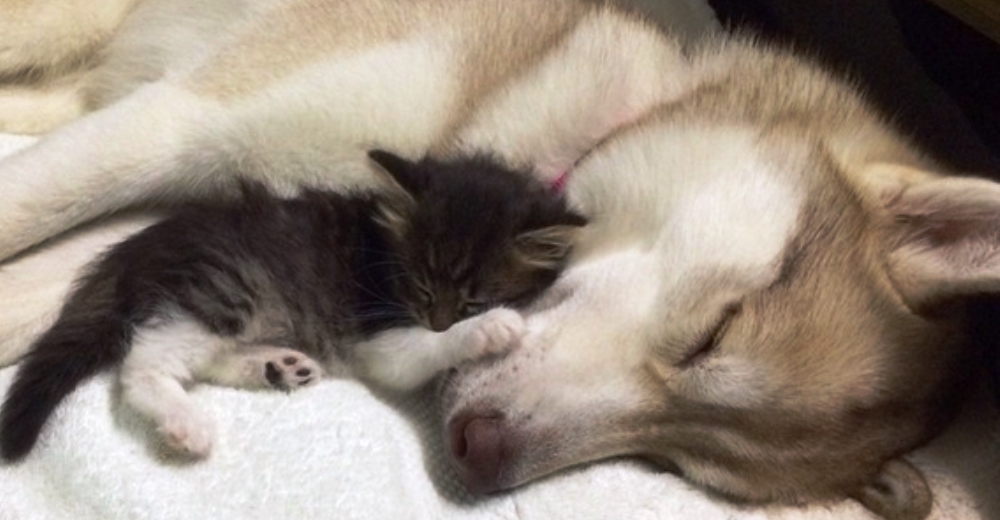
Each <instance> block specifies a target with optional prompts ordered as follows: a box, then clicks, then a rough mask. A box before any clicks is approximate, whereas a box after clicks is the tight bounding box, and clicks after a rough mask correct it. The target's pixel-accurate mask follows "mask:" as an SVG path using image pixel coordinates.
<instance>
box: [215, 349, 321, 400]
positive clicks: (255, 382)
mask: <svg viewBox="0 0 1000 520" xmlns="http://www.w3.org/2000/svg"><path fill="white" fill-rule="evenodd" d="M198 377H199V379H202V380H204V381H207V382H210V383H213V384H216V385H221V386H231V387H234V388H249V389H252V390H258V389H277V390H281V391H284V392H290V391H292V390H295V389H298V388H302V387H304V386H309V385H311V384H313V383H316V382H317V381H319V380H320V379H321V378H322V377H323V367H322V366H321V365H320V364H319V363H318V362H317V361H316V360H314V359H312V358H311V357H309V356H307V355H305V354H303V353H301V352H299V351H297V350H292V349H290V348H284V347H272V346H263V345H258V346H252V347H239V348H238V349H237V350H235V351H232V352H229V351H226V352H224V353H222V354H221V355H220V356H218V357H217V358H216V359H215V360H214V361H213V362H212V363H211V365H209V366H208V368H207V369H206V370H205V371H204V372H203V373H201V374H199V376H198Z"/></svg>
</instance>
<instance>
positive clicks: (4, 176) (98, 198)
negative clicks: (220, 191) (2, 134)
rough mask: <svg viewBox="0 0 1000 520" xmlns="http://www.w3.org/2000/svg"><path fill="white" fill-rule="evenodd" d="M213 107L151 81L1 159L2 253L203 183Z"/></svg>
mask: <svg viewBox="0 0 1000 520" xmlns="http://www.w3.org/2000/svg"><path fill="white" fill-rule="evenodd" d="M220 110H222V108H221V106H220V105H218V104H216V103H212V102H208V101H205V100H203V99H201V98H198V97H197V96H195V95H193V94H191V93H189V92H187V91H185V90H183V89H181V88H178V87H175V86H172V85H169V84H166V83H162V82H161V83H157V84H152V85H148V86H146V87H143V88H140V89H139V90H138V91H136V92H135V93H134V94H132V95H131V96H129V97H127V98H125V99H123V100H122V101H121V102H119V103H116V104H114V105H111V106H109V107H108V108H105V109H103V110H100V111H98V112H95V113H93V114H91V115H89V116H87V117H85V118H83V119H80V120H78V121H76V122H73V123H71V124H69V125H67V126H65V127H62V128H60V129H58V130H56V131H55V132H53V133H51V134H49V135H47V136H46V137H44V138H43V139H41V140H40V141H39V142H37V143H36V144H35V145H33V146H30V147H28V148H26V149H24V150H22V151H20V152H19V153H17V154H15V155H13V156H11V157H9V158H7V159H6V160H4V161H3V162H0V201H2V204H0V259H2V258H7V257H10V256H11V255H13V254H15V253H17V252H19V251H21V250H23V249H25V248H27V247H29V246H31V245H33V244H36V243H38V242H41V241H42V240H45V239H47V238H50V237H53V236H55V235H57V234H59V233H61V232H63V231H66V230H68V229H70V228H71V227H73V226H75V225H76V224H79V223H82V222H86V221H88V220H91V219H93V218H95V217H99V216H102V215H106V214H109V213H113V212H115V211H117V210H120V209H122V208H126V207H129V206H133V205H136V204H140V203H144V202H149V201H163V200H165V199H171V198H174V197H185V198H187V197H189V196H190V195H191V194H192V193H196V192H197V193H201V192H205V191H211V190H210V188H214V187H216V186H217V185H218V181H217V180H216V179H215V176H213V175H212V174H213V173H215V172H217V171H218V170H220V169H221V168H222V167H223V164H222V162H221V155H220V154H218V153H215V152H214V151H213V147H212V145H211V143H212V138H213V137H214V136H216V135H217V132H216V131H217V130H218V127H219V124H220V121H223V120H224V118H220V117H218V116H219V112H220Z"/></svg>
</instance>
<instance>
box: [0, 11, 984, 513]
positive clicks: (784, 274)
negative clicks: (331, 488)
mask: <svg viewBox="0 0 1000 520" xmlns="http://www.w3.org/2000/svg"><path fill="white" fill-rule="evenodd" d="M36 1H38V2H42V0H36ZM42 3H44V2H42ZM111 3H113V2H111ZM116 5H118V6H119V7H121V6H126V3H119V4H116ZM203 5H204V4H203V3H201V2H195V1H194V0H174V1H173V2H168V1H165V0H142V1H140V2H139V3H138V4H137V5H136V6H135V7H134V9H133V10H132V11H131V13H132V14H131V15H130V17H129V18H128V19H126V20H125V21H124V22H122V25H121V26H120V27H119V28H118V33H117V35H116V36H115V37H114V38H112V39H111V40H110V42H109V43H107V44H106V45H105V46H104V47H102V50H101V51H100V52H98V53H96V54H92V55H91V56H92V57H91V58H90V59H84V60H83V61H82V62H84V63H89V64H92V65H93V67H90V66H88V67H85V68H86V69H87V72H86V73H85V75H84V79H81V80H80V81H78V82H75V83H72V84H73V85H74V87H73V88H72V89H70V92H71V96H70V97H71V98H72V99H74V100H75V101H74V103H71V105H72V106H73V107H77V108H76V109H79V107H85V108H86V109H88V110H95V112H94V113H93V114H92V115H90V116H87V117H84V118H82V119H81V120H80V121H78V122H76V123H71V124H69V125H67V126H65V127H63V128H60V129H59V130H57V131H55V132H53V133H52V134H51V135H50V136H48V137H47V138H45V139H43V140H42V141H41V142H40V143H39V144H38V145H36V146H35V147H33V148H31V149H28V150H26V151H25V152H24V153H22V154H20V155H18V156H16V157H13V158H11V159H9V160H7V161H5V162H3V163H0V188H2V193H4V197H6V198H7V200H6V201H5V202H6V204H4V205H3V207H2V208H0V255H2V256H10V255H13V254H14V253H17V252H18V251H21V250H23V249H25V248H26V247H29V246H31V245H32V244H36V243H38V242H39V241H42V240H45V239H49V238H51V237H53V236H55V235H58V234H59V233H62V232H64V231H66V230H67V229H69V228H71V227H72V226H75V225H77V224H79V223H81V222H85V221H88V220H90V219H93V218H95V217H97V216H99V215H102V214H105V213H108V212H114V211H118V210H121V209H123V208H125V207H129V206H133V205H142V204H144V203H146V202H149V201H151V200H162V199H164V198H169V199H183V200H187V199H194V198H201V197H214V196H223V195H224V194H225V193H226V192H227V190H229V189H231V188H232V186H233V183H234V182H235V176H234V175H233V173H237V172H238V173H240V174H242V175H248V176H251V177H254V178H257V179H260V180H262V181H263V182H267V183H269V184H270V185H272V186H274V187H276V188H279V189H290V188H291V187H293V186H296V185H299V184H301V183H310V184H315V185H320V186H326V187H330V188H335V189H342V188H344V187H351V186H357V185H364V186H370V185H373V184H374V181H373V176H372V175H371V173H370V170H369V166H368V164H367V163H366V162H365V161H364V157H363V151H364V149H366V148H367V147H371V146H380V147H385V148H389V149H394V150H397V151H398V152H399V153H403V154H407V155H414V156H415V155H420V154H423V153H427V152H433V153H435V154H439V155H447V154H451V153H457V152H467V151H475V150H489V151H491V152H493V153H494V154H496V155H497V156H498V157H500V158H502V159H505V160H507V161H509V162H511V163H514V164H518V165H528V166H531V167H533V168H534V169H535V170H536V171H537V172H538V175H540V176H543V177H550V178H551V177H555V176H556V175H558V174H560V173H561V172H563V171H565V170H567V169H570V168H572V175H571V177H570V179H571V180H570V184H569V187H568V195H569V196H570V198H571V199H572V200H573V201H574V203H575V204H576V205H577V206H579V208H580V209H581V210H583V211H584V212H585V213H586V214H587V215H588V217H589V218H590V222H591V223H590V225H588V227H587V228H586V230H585V231H584V232H583V233H582V235H581V237H580V240H579V241H578V244H577V246H576V249H575V251H576V253H575V256H574V259H573V261H572V263H571V265H570V267H569V268H568V270H567V272H566V274H565V276H564V277H563V279H562V280H561V281H560V282H559V283H557V285H556V286H555V287H554V288H553V289H552V290H551V291H550V293H549V294H548V295H547V296H546V297H543V298H542V300H541V301H540V302H539V303H538V304H537V305H536V306H535V307H534V308H533V309H531V310H529V312H528V313H527V316H526V319H527V327H528V332H527V334H526V335H525V336H524V337H523V338H522V347H521V348H520V349H518V350H516V351H514V352H511V353H510V354H508V355H507V356H505V357H504V358H503V359H500V360H495V361H492V362H488V363H476V364H466V365H463V366H461V367H458V369H457V370H456V371H455V372H454V373H453V374H452V375H451V376H450V377H449V378H448V380H447V383H446V384H445V385H444V390H443V398H444V409H445V429H446V435H447V437H448V439H449V444H450V446H451V451H452V456H453V458H454V459H455V465H456V467H457V468H458V470H459V473H460V474H461V475H462V476H463V478H465V480H466V482H467V483H468V484H469V486H470V487H472V488H475V489H479V490H481V491H492V490H497V489H503V488H508V487H512V486H516V485H520V484H523V483H525V482H528V481H530V480H532V479H535V478H538V477H540V476H542V475H545V474H548V473H551V472H553V471H557V470H559V469H561V468H565V467H568V466H572V465H576V464H580V463H584V462H588V461H592V460H597V459H602V458H606V457H612V456H619V455H637V456H642V457H646V458H648V459H650V460H652V461H654V462H657V463H660V464H662V465H664V466H666V467H670V468H674V469H677V470H678V471H680V472H681V473H683V474H684V475H686V476H687V477H688V478H689V479H690V480H692V481H694V482H696V483H698V484H700V485H703V486H705V487H707V488H709V489H712V490H714V491H716V492H719V493H721V494H724V495H727V496H730V497H733V498H735V499H739V500H748V501H780V502H788V503H800V502H804V501H811V500H831V499H836V498H842V497H854V498H856V499H857V500H859V501H861V502H862V503H863V504H865V505H866V506H867V507H869V508H870V509H871V510H873V511H875V512H876V513H878V514H880V515H882V516H883V517H885V518H893V519H895V518H899V519H920V518H923V517H925V516H926V515H927V514H928V512H929V510H930V507H931V497H930V494H929V491H928V489H927V486H926V484H925V483H924V481H923V478H922V477H921V475H920V474H919V472H918V471H917V470H916V469H914V468H913V467H912V466H910V465H909V464H908V463H907V462H905V460H904V459H903V458H901V457H902V456H903V455H905V454H906V453H907V452H908V451H910V450H912V449H914V448H916V447H917V446H919V445H921V444H922V443H924V442H926V441H927V440H928V439H930V438H931V437H932V436H933V435H935V434H936V433H937V432H938V431H940V429H941V428H942V427H943V426H944V425H945V424H947V421H948V419H949V417H950V414H951V413H952V411H953V409H954V404H955V401H956V400H957V399H958V398H959V397H960V395H961V385H959V384H957V383H956V374H957V371H958V367H959V366H960V363H961V362H962V360H963V359H964V356H965V355H966V354H967V351H966V341H967V338H966V337H965V336H964V332H963V331H964V329H963V324H964V321H963V320H964V317H963V315H962V307H961V305H955V304H954V302H955V300H957V299H960V298H962V297H963V296H966V295H969V294H976V293H981V292H995V291H996V290H998V289H1000V260H998V258H1000V255H998V254H997V252H998V251H1000V239H998V237H997V236H996V233H995V232H994V231H992V230H993V229H995V224H996V222H997V221H998V220H1000V187H998V186H997V185H996V184H993V183H990V182H987V181H983V180H977V179H971V178H958V177H956V178H951V177H945V176H943V175H942V173H943V172H941V168H939V167H938V166H937V165H936V164H934V163H932V162H931V161H929V160H928V159H926V158H925V157H924V156H923V155H922V154H921V153H920V152H919V151H918V150H916V149H915V148H914V147H913V146H912V145H911V144H910V143H909V142H907V140H906V139H905V138H903V137H902V136H900V134H899V133H898V132H897V131H896V130H894V129H893V128H892V127H891V126H890V125H888V124H886V123H885V122H884V121H883V120H882V119H881V118H880V117H879V116H878V115H876V113H875V112H874V111H873V110H872V109H871V108H870V107H868V106H867V105H866V104H865V103H864V102H863V101H862V100H861V98H860V97H859V96H858V95H857V93H856V92H855V89H854V88H853V87H852V86H851V85H849V84H847V83H844V82H842V81H840V80H838V79H836V78H833V77H831V76H830V75H829V74H827V73H826V72H824V71H823V70H821V69H820V68H819V67H816V66H815V65H812V64H810V63H809V62H808V61H805V60H802V59H801V58H799V57H796V56H795V55H793V54H791V53H788V52H785V51H780V50H775V49H770V48H765V47H762V46H760V45H757V44H755V43H754V42H752V41H749V40H746V39H739V38H736V39H726V38H719V37H709V38H706V41H705V42H703V43H701V44H700V45H698V46H694V47H682V46H681V45H680V44H679V43H677V42H675V41H674V40H672V39H671V38H670V37H669V36H667V35H664V34H662V33H660V32H659V31H658V30H656V29H655V28H654V27H653V26H651V25H648V24H646V23H644V22H642V21H641V20H639V19H637V18H635V17H634V16H631V15H626V14H622V13H619V12H618V11H616V10H615V9H613V8H610V7H607V6H594V5H590V4H585V3H579V2H576V1H574V0H564V1H558V2H556V1H550V0H516V1H515V2H513V3H511V2H503V3H501V2H497V1H490V0H469V1H465V2H445V1H443V0H414V1H413V2H409V3H405V4H404V3H400V2H395V1H367V0H357V1H336V2H335V1H328V0H269V1H266V2H260V3H259V4H253V5H250V4H243V3H241V0H223V1H220V2H218V3H213V4H212V6H211V7H203ZM98 25H100V24H98ZM95 27H96V26H95ZM101 27H103V26H101ZM92 30H93V31H97V30H98V28H93V29H92ZM88 49H89V48H88ZM67 52H69V51H67ZM73 52H77V51H73ZM51 56H53V58H52V59H40V58H39V59H37V60H36V62H37V66H38V67H42V68H45V67H47V66H49V65H48V64H51V63H56V62H59V59H56V57H55V56H56V55H55V54H52V55H51ZM98 56H99V59H98ZM91 60H93V61H91ZM53 71H54V72H53V74H55V75H58V72H59V69H58V68H54V69H53ZM2 102H3V98H2V92H0V103H2ZM76 109H74V110H76ZM67 114H68V115H66V116H65V117H64V118H68V117H73V115H74V113H73V111H72V110H70V111H69V112H68V113H67ZM19 116H26V117H27V120H19V119H20V117H19ZM56 120H59V118H52V117H49V118H48V119H45V118H42V119H40V120H35V121H32V120H31V117H30V114H23V113H22V114H15V115H13V116H4V115H3V114H0V125H3V126H2V127H0V128H6V129H12V128H41V127H43V126H44V125H45V123H46V122H47V121H49V122H51V121H56ZM101 146H104V147H105V148H102V147H101ZM87 240H88V238H87V234H86V233H84V234H83V235H82V238H81V237H80V236H77V237H75V238H71V239H70V242H69V243H70V244H76V243H78V241H84V242H86V241H87ZM101 240H102V241H105V242H106V240H107V238H106V237H103V238H102V239H101ZM97 242H101V241H97V240H95V241H94V244H95V245H93V246H92V250H95V251H96V249H97V247H98V246H97V245H96V244H97ZM101 243H103V242H101ZM64 247H69V246H66V245H64V244H60V243H59V242H56V243H54V244H52V245H49V246H47V247H43V248H41V249H38V250H36V251H34V252H33V253H31V254H27V255H22V256H21V257H19V258H18V259H17V260H15V261H14V262H13V263H11V264H8V269H9V272H14V273H18V276H19V278H18V279H16V280H14V281H13V282H10V281H5V280H4V279H3V278H2V276H0V291H6V290H7V289H6V288H14V287H16V288H18V289H17V290H19V291H23V290H24V288H25V287H29V288H32V287H37V289H33V290H37V291H39V292H42V290H43V289H45V290H46V291H48V292H46V293H45V294H52V295H58V294H61V293H60V292H59V291H58V290H52V286H53V284H55V285H59V284H63V285H64V284H65V283H66V280H61V281H55V282H53V281H51V280H49V279H47V278H45V277H44V276H43V273H41V271H39V269H40V268H39V269H33V268H32V266H41V265H44V263H45V261H46V260H48V259H51V258H52V257H53V256H54V255H58V254H60V251H63V250H64V249H62V248H64ZM84 249H85V248H84ZM74 251H75V253H74V254H76V255H83V254H85V253H81V252H80V249H79V248H77V249H74ZM32 276H34V278H32ZM60 287H61V286H60ZM10 290H13V289H10ZM3 301H11V300H9V299H3ZM56 304H57V298H56V297H49V298H48V299H46V298H40V299H39V301H38V302H37V303H34V304H32V305H31V306H26V308H23V309H12V312H11V313H10V315H9V316H7V317H5V318H3V319H6V320H8V322H6V323H11V324H13V325H10V327H11V328H13V327H14V326H16V327H17V328H18V329H17V330H22V331H25V332H24V333H23V334H19V335H14V337H13V339H11V338H10V337H8V338H7V339H6V343H5V344H4V348H5V350H6V352H5V356H2V358H5V359H10V358H13V357H15V356H16V355H17V354H18V353H19V352H20V350H19V349H23V348H24V347H23V346H24V345H25V344H27V342H28V341H27V340H29V339H30V337H29V336H30V334H31V333H33V332H32V331H37V330H38V328H39V327H38V326H37V323H42V322H44V321H45V319H46V318H45V317H46V316H50V314H51V309H52V307H53V306H54V305H56ZM3 323H5V322H0V326H3ZM376 362H377V361H376Z"/></svg>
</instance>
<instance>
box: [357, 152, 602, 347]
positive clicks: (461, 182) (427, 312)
mask: <svg viewBox="0 0 1000 520" xmlns="http://www.w3.org/2000/svg"><path fill="white" fill-rule="evenodd" d="M368 155H369V156H370V157H371V158H372V160H374V161H375V162H376V163H377V164H378V165H379V166H381V168H382V169H383V170H384V171H385V172H386V173H387V174H388V176H389V177H390V178H391V179H392V180H393V183H394V184H396V185H397V186H398V188H399V189H398V190H391V191H395V193H390V194H388V195H386V196H383V197H380V198H379V200H378V203H377V204H378V206H377V207H378V215H377V218H376V221H377V222H378V223H379V225H380V226H381V227H382V228H383V229H384V230H385V235H386V237H387V239H388V240H389V241H390V243H391V244H392V247H393V249H394V250H395V251H396V252H397V253H398V257H399V261H400V262H401V264H402V268H403V271H404V272H405V273H406V276H404V277H403V279H402V280H399V282H398V286H397V290H398V294H399V297H400V298H401V299H402V300H403V301H404V302H405V303H406V305H407V307H408V308H410V309H412V311H413V313H414V318H415V319H416V320H417V321H418V322H419V323H421V324H422V325H424V326H426V327H428V328H430V329H432V330H437V331H441V330H445V329H447V328H448V327H450V326H451V325H452V324H453V323H455V322H456V321H459V320H462V319H464V318H467V317H470V316H472V315H475V314H478V313H480V312H482V311H484V310H486V309H488V308H490V307H494V306H497V305H511V306H519V305H523V304H525V303H527V302H528V301H530V300H531V299H533V298H534V297H536V296H537V295H538V294H539V293H541V292H542V291H543V290H544V289H545V288H547V287H548V286H549V285H551V284H552V283H553V282H554V281H555V279H556V277H557V276H558V275H559V272H560V271H561V270H562V268H563V266H564V265H565V263H566V259H567V257H568V256H569V253H570V250H571V248H572V242H573V238H574V235H575V233H576V231H577V230H578V229H579V228H580V227H581V226H583V225H585V224H586V222H587V221H586V219H584V218H583V217H582V216H580V215H579V214H577V213H574V212H573V211H571V210H570V209H569V207H568V206H567V204H566V201H565V199H563V197H561V196H559V195H558V194H556V193H554V192H553V190H551V189H550V188H549V187H548V186H546V185H545V184H543V183H542V182H541V181H539V180H537V179H535V178H534V177H532V176H531V175H530V173H528V172H522V171H517V170H512V169H510V168H508V167H506V166H504V165H503V164H501V163H500V162H498V161H497V160H495V159H493V158H491V157H488V156H485V155H475V156H471V157H465V158H459V159H452V160H447V161H440V160H435V159H430V158H424V159H422V160H420V161H418V162H412V161H409V160H406V159H403V158H401V157H398V156H396V155H393V154H391V153H389V152H385V151H380V150H375V151H372V152H369V154H368Z"/></svg>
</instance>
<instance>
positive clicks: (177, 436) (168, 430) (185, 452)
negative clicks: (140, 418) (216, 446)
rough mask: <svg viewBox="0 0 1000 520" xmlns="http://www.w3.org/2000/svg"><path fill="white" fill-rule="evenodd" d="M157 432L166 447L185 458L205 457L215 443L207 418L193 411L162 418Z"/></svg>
mask: <svg viewBox="0 0 1000 520" xmlns="http://www.w3.org/2000/svg"><path fill="white" fill-rule="evenodd" d="M158 430H159V432H160V435H162V436H163V440H164V442H166V444H167V447H169V448H170V449H171V450H173V451H174V452H175V453H176V454H178V455H182V456H185V457H192V458H199V459H201V458H205V457H207V456H208V454H209V453H210V452H211V451H212V444H213V443H214V441H215V426H214V425H213V424H212V422H211V421H210V420H209V419H208V418H207V417H204V416H202V415H201V414H200V413H198V412H196V411H193V410H177V411H175V412H174V413H171V414H170V415H168V416H167V417H165V418H164V420H163V423H162V424H160V426H159V429H158Z"/></svg>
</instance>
